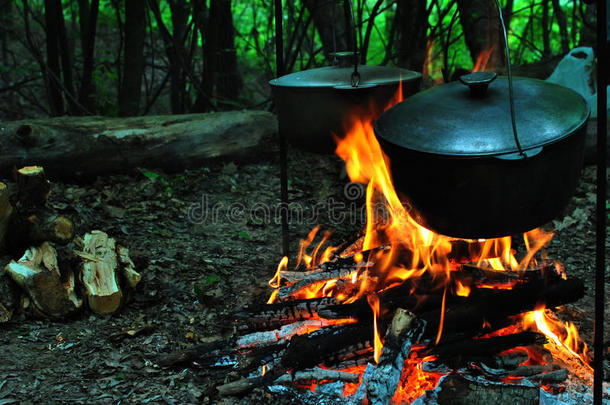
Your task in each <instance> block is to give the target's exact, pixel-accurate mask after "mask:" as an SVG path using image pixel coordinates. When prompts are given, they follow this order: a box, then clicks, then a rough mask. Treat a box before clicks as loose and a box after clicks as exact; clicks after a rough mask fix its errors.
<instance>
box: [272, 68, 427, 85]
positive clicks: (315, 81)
mask: <svg viewBox="0 0 610 405" xmlns="http://www.w3.org/2000/svg"><path fill="white" fill-rule="evenodd" d="M353 71H354V67H353V66H348V67H339V66H327V67H321V68H316V69H309V70H304V71H302V72H295V73H290V74H288V75H285V76H282V77H280V78H277V79H273V80H271V81H270V82H269V84H271V85H272V86H279V87H303V88H306V87H314V88H324V87H331V88H334V87H344V86H349V87H350V88H351V87H352V86H351V77H352V73H353ZM358 73H360V84H359V86H362V87H369V86H373V85H379V84H391V83H397V82H398V81H399V80H400V81H403V82H404V81H411V80H417V79H419V78H421V73H417V72H413V71H411V70H407V69H401V68H394V67H387V66H369V65H359V66H358Z"/></svg>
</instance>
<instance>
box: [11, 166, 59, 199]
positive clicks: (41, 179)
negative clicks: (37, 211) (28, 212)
mask: <svg viewBox="0 0 610 405" xmlns="http://www.w3.org/2000/svg"><path fill="white" fill-rule="evenodd" d="M15 177H16V181H17V200H18V201H19V205H20V206H21V207H24V208H41V207H44V205H45V204H46V202H47V198H48V197H49V194H50V193H51V183H49V181H48V180H47V176H46V175H45V171H44V169H43V168H42V167H40V166H25V167H22V168H21V169H19V170H17V171H16V172H15Z"/></svg>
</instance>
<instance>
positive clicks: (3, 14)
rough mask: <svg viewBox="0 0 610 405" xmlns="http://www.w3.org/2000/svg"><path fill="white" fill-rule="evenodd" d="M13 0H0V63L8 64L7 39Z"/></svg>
mask: <svg viewBox="0 0 610 405" xmlns="http://www.w3.org/2000/svg"><path fill="white" fill-rule="evenodd" d="M13 19H14V16H13V1H12V0H0V48H1V49H2V63H3V64H4V66H8V65H9V61H8V54H9V50H8V48H9V47H8V39H9V38H10V35H11V31H12V29H13Z"/></svg>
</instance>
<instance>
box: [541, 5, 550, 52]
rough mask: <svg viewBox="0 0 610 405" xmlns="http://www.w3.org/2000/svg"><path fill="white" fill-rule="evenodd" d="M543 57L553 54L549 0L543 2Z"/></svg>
mask: <svg viewBox="0 0 610 405" xmlns="http://www.w3.org/2000/svg"><path fill="white" fill-rule="evenodd" d="M541 24H542V59H548V58H549V57H550V56H551V39H550V30H551V27H549V1H548V0H544V1H543V2H542V21H541Z"/></svg>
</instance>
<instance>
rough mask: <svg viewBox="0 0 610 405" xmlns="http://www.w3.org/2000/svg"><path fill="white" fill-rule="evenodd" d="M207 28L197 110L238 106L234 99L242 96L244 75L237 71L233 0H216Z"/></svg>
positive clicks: (210, 11)
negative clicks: (215, 101)
mask: <svg viewBox="0 0 610 405" xmlns="http://www.w3.org/2000/svg"><path fill="white" fill-rule="evenodd" d="M207 21H208V24H207V27H206V30H205V35H204V36H203V37H204V45H203V46H204V49H203V54H204V57H203V80H202V83H201V89H200V91H199V94H198V96H197V101H196V102H195V105H194V106H193V111H195V112H200V111H209V110H211V109H213V108H214V103H213V102H212V99H217V100H218V103H217V107H219V108H221V109H228V108H234V106H233V105H232V104H234V103H231V102H232V101H235V100H236V99H237V97H238V96H239V91H240V89H241V85H242V82H241V78H240V76H239V72H238V71H237V55H236V53H235V44H234V42H235V41H234V38H235V30H234V28H233V15H232V14H231V0H212V1H211V2H210V10H209V16H208V19H207Z"/></svg>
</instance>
